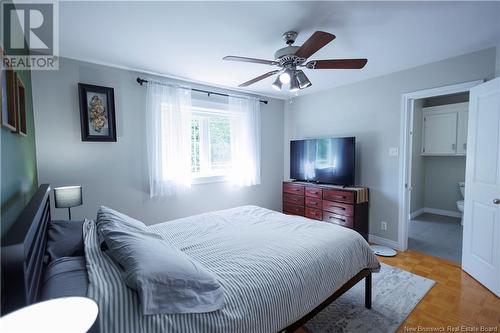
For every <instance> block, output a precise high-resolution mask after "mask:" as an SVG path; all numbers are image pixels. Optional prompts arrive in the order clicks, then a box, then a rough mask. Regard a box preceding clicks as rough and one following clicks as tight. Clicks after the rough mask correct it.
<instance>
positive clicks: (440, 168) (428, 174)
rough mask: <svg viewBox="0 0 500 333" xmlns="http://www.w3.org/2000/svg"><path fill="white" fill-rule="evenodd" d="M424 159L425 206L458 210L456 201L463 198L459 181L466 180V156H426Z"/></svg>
mask: <svg viewBox="0 0 500 333" xmlns="http://www.w3.org/2000/svg"><path fill="white" fill-rule="evenodd" d="M424 160H425V194H424V197H425V199H424V200H425V202H424V205H425V207H427V208H435V209H444V210H450V211H454V212H458V208H457V204H456V202H457V201H458V200H463V198H462V195H461V194H460V189H459V187H458V182H463V181H465V157H463V156H426V157H425V158H424Z"/></svg>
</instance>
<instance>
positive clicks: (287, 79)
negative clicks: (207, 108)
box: [223, 31, 368, 92]
mask: <svg viewBox="0 0 500 333" xmlns="http://www.w3.org/2000/svg"><path fill="white" fill-rule="evenodd" d="M297 35H298V33H297V32H295V31H287V32H285V33H284V34H283V39H284V40H285V42H286V44H287V46H285V47H284V48H281V49H279V50H278V51H276V53H275V54H274V60H264V59H255V58H247V57H238V56H226V57H224V58H223V59H224V60H230V61H240V62H251V63H256V64H263V65H271V66H278V67H281V69H277V70H273V71H270V72H267V73H265V74H262V75H260V76H257V77H256V78H254V79H251V80H249V81H247V82H244V83H242V84H240V85H239V87H248V86H249V85H251V84H254V83H256V82H258V81H260V80H263V79H265V78H267V77H269V76H273V75H275V74H278V77H277V78H276V80H275V81H274V82H273V84H272V87H273V88H275V89H277V90H281V89H282V88H283V85H284V84H288V83H289V84H290V91H291V92H296V91H299V90H300V89H305V88H307V87H310V86H311V85H312V83H311V81H309V79H308V78H307V76H306V74H305V73H304V72H303V71H302V70H301V69H297V68H300V67H305V68H308V69H361V68H363V67H364V66H365V65H366V63H367V61H368V60H367V59H331V60H311V61H309V62H307V63H306V60H307V58H309V57H310V56H312V55H313V54H314V53H316V52H317V51H318V50H319V49H321V48H322V47H324V46H325V45H326V44H328V43H330V42H331V41H332V40H334V39H335V35H332V34H330V33H328V32H324V31H316V32H315V33H313V34H312V36H311V37H309V39H308V40H307V41H306V42H305V43H304V44H302V46H294V45H293V43H294V42H295V39H296V38H297Z"/></svg>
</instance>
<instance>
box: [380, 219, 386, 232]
mask: <svg viewBox="0 0 500 333" xmlns="http://www.w3.org/2000/svg"><path fill="white" fill-rule="evenodd" d="M380 229H382V230H387V222H385V221H381V222H380Z"/></svg>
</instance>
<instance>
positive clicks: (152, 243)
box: [97, 207, 224, 315]
mask: <svg viewBox="0 0 500 333" xmlns="http://www.w3.org/2000/svg"><path fill="white" fill-rule="evenodd" d="M109 212H110V210H109V208H105V207H101V209H100V210H99V213H98V215H97V230H98V233H99V234H101V235H102V237H103V239H104V241H105V242H106V244H107V246H108V252H107V254H109V255H110V257H111V258H112V259H113V260H114V261H115V262H116V263H117V264H118V265H119V266H120V267H121V268H122V270H123V278H124V280H125V283H126V284H127V286H129V287H130V288H132V289H134V290H136V291H137V293H138V295H139V299H140V302H141V307H142V312H143V314H145V315H151V314H158V313H201V312H211V311H216V310H218V309H220V308H221V307H222V306H223V304H224V293H223V290H222V286H221V285H220V284H219V282H218V281H217V279H216V277H215V276H214V275H213V274H212V273H210V272H209V271H208V270H207V269H206V268H205V267H203V266H202V265H201V264H200V263H198V262H197V261H195V260H194V259H192V258H190V257H189V256H188V255H186V254H185V253H184V252H182V251H180V250H179V249H177V248H175V247H174V246H172V245H171V244H169V243H168V242H167V241H165V240H164V239H163V238H162V237H161V236H160V235H158V234H155V233H152V232H150V231H149V229H148V228H141V227H139V228H138V227H137V226H136V225H134V224H133V223H132V224H130V223H128V222H130V221H124V220H123V219H124V215H123V214H115V213H113V214H109Z"/></svg>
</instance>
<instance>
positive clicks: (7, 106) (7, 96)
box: [0, 48, 17, 132]
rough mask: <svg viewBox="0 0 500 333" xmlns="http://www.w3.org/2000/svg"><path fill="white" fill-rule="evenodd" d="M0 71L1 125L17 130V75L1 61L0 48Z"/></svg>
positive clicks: (0, 53) (0, 51) (1, 51)
mask: <svg viewBox="0 0 500 333" xmlns="http://www.w3.org/2000/svg"><path fill="white" fill-rule="evenodd" d="M0 55H1V57H2V61H1V65H0V66H1V67H0V69H1V71H0V81H1V84H2V93H1V95H0V101H1V108H2V109H1V111H2V112H1V113H0V121H1V123H2V126H4V127H7V128H8V129H10V130H11V131H14V132H15V131H17V103H16V100H17V96H16V81H17V75H16V73H15V72H14V71H13V70H12V68H10V67H7V66H6V64H5V63H4V61H3V55H4V52H3V50H2V49H1V48H0Z"/></svg>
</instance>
